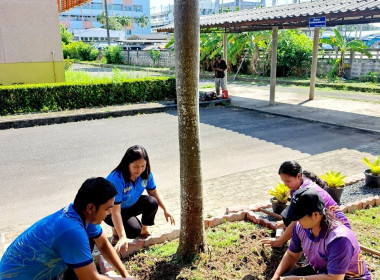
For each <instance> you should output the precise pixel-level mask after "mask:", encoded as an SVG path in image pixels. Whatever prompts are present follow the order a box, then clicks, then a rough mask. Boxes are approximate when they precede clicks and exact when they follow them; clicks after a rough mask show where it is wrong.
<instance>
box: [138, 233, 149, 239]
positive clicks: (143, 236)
mask: <svg viewBox="0 0 380 280" xmlns="http://www.w3.org/2000/svg"><path fill="white" fill-rule="evenodd" d="M149 236H151V234H150V233H140V235H139V236H138V238H140V239H147V238H148V237H149Z"/></svg>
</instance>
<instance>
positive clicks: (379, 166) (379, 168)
mask: <svg viewBox="0 0 380 280" xmlns="http://www.w3.org/2000/svg"><path fill="white" fill-rule="evenodd" d="M362 162H364V163H365V164H367V166H368V167H369V169H370V170H371V173H372V175H375V176H378V175H380V157H376V158H375V160H374V161H373V162H371V161H370V160H369V159H368V158H366V157H365V158H363V159H362Z"/></svg>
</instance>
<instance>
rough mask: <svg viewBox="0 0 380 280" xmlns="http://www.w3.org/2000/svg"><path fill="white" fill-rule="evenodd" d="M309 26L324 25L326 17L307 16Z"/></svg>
mask: <svg viewBox="0 0 380 280" xmlns="http://www.w3.org/2000/svg"><path fill="white" fill-rule="evenodd" d="M309 27H310V28H314V27H326V17H312V18H309Z"/></svg>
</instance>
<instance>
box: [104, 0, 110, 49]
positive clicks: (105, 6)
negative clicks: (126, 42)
mask: <svg viewBox="0 0 380 280" xmlns="http://www.w3.org/2000/svg"><path fill="white" fill-rule="evenodd" d="M104 10H105V13H106V28H107V41H108V46H111V41H110V27H109V24H108V7H107V0H104Z"/></svg>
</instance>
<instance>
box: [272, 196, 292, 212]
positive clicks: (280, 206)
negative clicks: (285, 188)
mask: <svg viewBox="0 0 380 280" xmlns="http://www.w3.org/2000/svg"><path fill="white" fill-rule="evenodd" d="M270 202H271V203H272V210H273V213H276V214H279V215H281V212H282V211H284V209H285V208H286V207H287V206H288V204H287V203H280V202H278V201H277V199H275V198H274V197H272V198H271V199H270Z"/></svg>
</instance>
